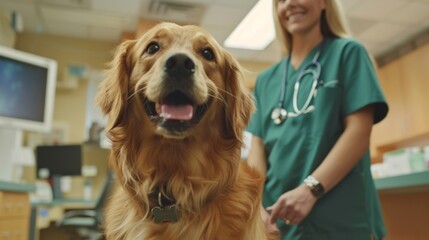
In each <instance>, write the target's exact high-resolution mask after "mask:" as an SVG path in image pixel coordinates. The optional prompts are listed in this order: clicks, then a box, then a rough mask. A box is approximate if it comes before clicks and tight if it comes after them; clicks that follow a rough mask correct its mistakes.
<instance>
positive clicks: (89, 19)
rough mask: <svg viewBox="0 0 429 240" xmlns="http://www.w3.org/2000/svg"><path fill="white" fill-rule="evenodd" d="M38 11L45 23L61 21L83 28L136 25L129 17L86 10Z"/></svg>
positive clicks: (51, 8)
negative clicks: (79, 25) (83, 26)
mask: <svg viewBox="0 0 429 240" xmlns="http://www.w3.org/2000/svg"><path fill="white" fill-rule="evenodd" d="M40 11H41V12H42V14H43V17H44V20H45V23H47V22H51V21H54V22H55V21H62V22H68V23H74V24H81V25H85V26H99V27H113V28H124V27H128V26H130V25H133V24H136V22H137V19H135V18H132V17H129V16H121V15H117V14H107V13H101V12H95V11H88V10H86V11H82V10H74V9H63V8H56V7H47V6H42V7H41V8H40ZM134 26H135V25H134Z"/></svg>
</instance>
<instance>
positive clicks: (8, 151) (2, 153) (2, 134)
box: [0, 127, 22, 181]
mask: <svg viewBox="0 0 429 240" xmlns="http://www.w3.org/2000/svg"><path fill="white" fill-rule="evenodd" d="M21 146H22V130H19V129H11V128H2V127H0V166H1V167H0V180H3V181H13V180H14V174H13V173H14V172H15V171H14V157H16V155H15V154H14V153H15V151H16V149H18V148H20V147H21Z"/></svg>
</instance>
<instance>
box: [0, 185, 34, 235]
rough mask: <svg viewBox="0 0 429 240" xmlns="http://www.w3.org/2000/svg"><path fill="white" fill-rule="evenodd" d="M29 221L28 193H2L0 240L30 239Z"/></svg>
mask: <svg viewBox="0 0 429 240" xmlns="http://www.w3.org/2000/svg"><path fill="white" fill-rule="evenodd" d="M29 219H30V199H29V195H28V193H25V192H8V191H0V240H26V239H28V236H29V235H28V226H29Z"/></svg>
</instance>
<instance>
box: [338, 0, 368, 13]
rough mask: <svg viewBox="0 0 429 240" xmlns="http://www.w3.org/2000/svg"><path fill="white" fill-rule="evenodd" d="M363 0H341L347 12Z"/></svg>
mask: <svg viewBox="0 0 429 240" xmlns="http://www.w3.org/2000/svg"><path fill="white" fill-rule="evenodd" d="M362 2H363V0H341V3H342V5H343V8H344V10H345V11H346V12H349V11H351V10H352V9H354V8H355V7H356V5H357V4H358V3H362Z"/></svg>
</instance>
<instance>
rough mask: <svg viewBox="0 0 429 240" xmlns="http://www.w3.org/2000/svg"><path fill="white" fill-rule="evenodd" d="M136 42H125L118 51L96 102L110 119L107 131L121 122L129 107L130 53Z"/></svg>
mask: <svg viewBox="0 0 429 240" xmlns="http://www.w3.org/2000/svg"><path fill="white" fill-rule="evenodd" d="M134 43H135V41H134V40H128V41H125V42H123V43H122V44H121V45H119V47H118V48H117V49H116V53H115V55H114V58H113V61H112V62H110V65H109V68H108V70H107V74H106V75H107V76H106V79H104V80H103V82H102V83H101V85H100V89H99V92H98V95H97V97H96V101H97V103H98V105H99V106H100V108H101V110H102V111H103V113H104V114H106V115H107V116H108V117H109V123H108V124H107V126H106V129H108V130H110V129H112V128H113V127H115V126H116V125H118V124H119V122H120V121H121V119H122V117H123V115H124V113H125V110H126V106H127V100H128V83H129V78H130V72H131V66H130V65H131V63H130V59H129V58H130V51H131V47H132V46H133V45H134Z"/></svg>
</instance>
